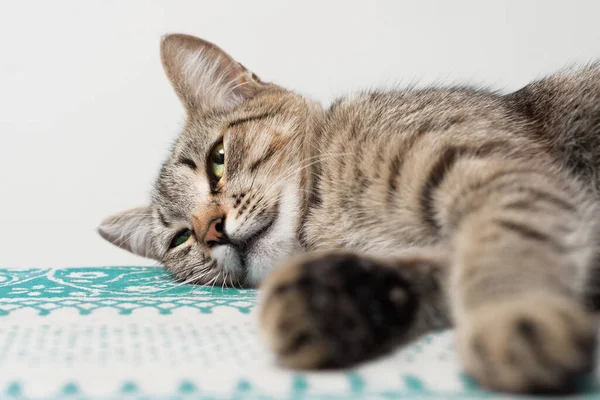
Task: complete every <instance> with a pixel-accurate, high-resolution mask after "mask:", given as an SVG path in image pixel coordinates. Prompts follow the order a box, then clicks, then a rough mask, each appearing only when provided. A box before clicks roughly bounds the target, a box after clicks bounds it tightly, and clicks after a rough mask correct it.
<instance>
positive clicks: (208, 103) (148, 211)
mask: <svg viewBox="0 0 600 400" xmlns="http://www.w3.org/2000/svg"><path fill="white" fill-rule="evenodd" d="M161 58H162V63H163V67H164V69H165V72H166V74H167V76H168V78H169V80H170V81H171V83H172V85H173V87H174V89H175V91H176V92H177V95H178V96H179V98H180V99H181V101H182V103H183V105H184V106H185V108H186V111H187V121H186V124H185V127H184V129H183V132H182V133H181V135H180V136H179V138H178V139H177V140H176V142H175V144H174V146H173V148H172V150H171V153H170V155H169V157H168V159H167V160H166V161H165V163H164V164H163V166H162V168H161V170H160V173H159V176H158V178H157V180H156V183H155V185H154V190H153V194H152V200H151V204H150V205H147V206H143V207H139V208H136V209H132V210H127V211H124V212H122V213H119V214H116V215H113V216H110V217H108V218H107V219H105V220H104V221H103V222H102V223H101V225H100V227H99V232H100V234H101V235H102V237H104V238H105V239H107V240H108V241H110V242H112V243H114V244H116V245H117V246H120V247H122V248H124V249H127V250H129V251H131V252H133V253H136V254H139V255H142V256H145V257H149V258H153V259H156V260H158V261H161V262H162V263H164V264H165V265H166V266H167V268H168V269H169V270H170V271H171V272H172V273H174V274H175V275H176V276H177V277H178V278H179V279H181V280H185V281H189V282H190V283H198V284H219V285H221V284H226V285H236V284H240V285H256V284H257V283H258V282H260V281H261V280H262V279H263V278H264V277H265V276H266V275H267V273H268V272H269V271H270V270H271V269H272V268H273V267H274V266H275V265H276V264H277V263H279V262H280V261H281V260H282V259H284V258H286V257H288V256H289V255H291V254H292V253H294V252H296V251H298V249H299V244H298V241H297V234H296V230H297V228H298V224H299V217H300V208H301V204H302V197H303V196H304V195H305V194H304V193H303V192H304V191H303V190H302V189H301V186H302V183H301V180H302V179H303V178H302V171H301V170H302V165H303V162H305V160H303V159H302V153H303V151H302V146H303V145H304V143H305V140H303V139H305V136H306V134H307V131H308V130H309V129H311V127H312V126H313V124H314V121H315V119H317V118H318V117H319V115H320V113H321V112H322V111H321V108H320V107H319V106H318V105H316V104H315V103H313V102H311V101H309V100H306V99H304V98H302V97H301V96H299V95H296V94H294V93H292V92H290V91H288V90H285V89H283V88H281V87H279V86H277V85H274V84H271V83H266V82H263V81H261V80H260V79H259V78H258V77H257V76H256V75H255V74H253V73H252V72H250V71H248V70H247V69H246V68H244V67H243V66H242V65H241V64H240V63H238V62H236V61H235V60H234V59H233V58H231V57H230V56H229V55H228V54H226V53H225V52H223V51H222V50H221V49H219V48H218V47H217V46H215V45H213V44H212V43H209V42H206V41H204V40H201V39H198V38H195V37H192V36H187V35H179V34H177V35H168V36H166V37H165V38H163V40H162V43H161Z"/></svg>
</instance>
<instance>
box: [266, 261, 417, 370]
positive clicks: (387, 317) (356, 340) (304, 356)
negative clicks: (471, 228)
mask: <svg viewBox="0 0 600 400" xmlns="http://www.w3.org/2000/svg"><path fill="white" fill-rule="evenodd" d="M262 296H263V299H264V300H263V301H264V303H263V305H262V309H261V314H260V320H261V325H262V331H263V334H264V336H265V338H266V341H267V343H268V345H269V346H270V347H271V349H272V350H273V351H274V352H275V353H276V355H277V357H278V359H279V361H280V363H281V364H282V365H284V366H286V367H290V368H297V369H317V368H335V367H345V366H349V365H353V364H356V363H359V362H361V361H364V360H366V359H369V358H372V357H374V356H376V355H378V354H381V353H382V352H383V351H385V350H386V349H387V348H389V346H390V345H391V344H392V343H393V342H394V341H395V339H396V338H399V337H400V336H401V334H402V331H403V330H406V329H408V328H409V327H410V325H411V322H412V320H413V319H414V317H415V314H416V307H417V300H418V299H417V296H416V294H415V293H414V292H413V290H412V287H411V284H410V282H409V281H408V280H407V279H405V278H403V277H402V276H400V274H398V273H397V272H396V271H394V270H393V269H391V268H386V267H385V266H382V265H381V264H379V263H378V262H376V261H373V260H371V259H367V258H363V257H359V256H356V255H354V254H339V253H331V254H323V255H319V256H317V257H315V256H310V257H304V258H299V259H296V260H294V261H292V262H290V263H289V264H288V265H286V266H284V267H282V268H280V269H278V270H276V271H275V272H274V273H273V274H272V276H270V277H269V278H268V279H267V281H266V282H265V284H264V285H263V292H262Z"/></svg>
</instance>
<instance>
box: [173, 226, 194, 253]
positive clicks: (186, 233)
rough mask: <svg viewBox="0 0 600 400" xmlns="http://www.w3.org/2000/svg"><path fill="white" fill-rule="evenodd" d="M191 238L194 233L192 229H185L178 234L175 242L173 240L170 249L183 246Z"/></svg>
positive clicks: (174, 239)
mask: <svg viewBox="0 0 600 400" xmlns="http://www.w3.org/2000/svg"><path fill="white" fill-rule="evenodd" d="M190 236H192V231H191V230H190V229H183V230H181V231H179V232H177V234H176V235H175V237H174V238H173V240H171V245H170V246H169V248H171V249H173V248H175V247H178V246H181V245H182V244H184V243H185V242H187V241H188V239H189V238H190Z"/></svg>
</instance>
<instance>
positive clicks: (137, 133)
mask: <svg viewBox="0 0 600 400" xmlns="http://www.w3.org/2000/svg"><path fill="white" fill-rule="evenodd" d="M599 18H600V2H598V1H572V0H570V1H523V0H519V1H494V2H491V1H479V0H473V1H377V2H375V1H362V2H359V1H306V0H304V1H296V2H289V1H279V0H273V1H261V2H257V1H239V2H231V1H206V2H202V1H173V0H171V1H141V0H135V1H134V0H127V1H123V0H119V1H117V0H114V1H108V0H104V1H80V0H52V1H16V0H15V1H8V0H0V135H1V136H0V267H61V266H84V265H94V266H96V265H124V264H138V265H139V264H152V262H151V261H148V260H144V259H141V258H137V257H135V256H132V255H129V254H128V253H126V252H124V251H122V250H120V249H118V248H116V247H112V246H111V245H109V244H108V243H105V242H103V241H102V240H101V239H100V238H99V236H97V234H96V232H95V228H96V225H97V224H98V222H99V221H100V219H101V218H102V217H104V216H106V215H108V214H110V213H113V212H115V211H118V210H121V209H124V208H128V207H134V206H137V205H139V204H142V203H144V202H146V201H147V198H148V193H149V189H150V187H151V184H152V181H153V179H154V177H155V174H156V173H157V170H158V168H159V165H160V163H161V161H162V160H163V159H164V157H165V156H166V154H167V150H168V147H169V144H170V143H171V141H172V140H173V139H174V138H175V137H176V135H177V133H178V130H179V128H180V127H181V124H182V121H183V117H184V114H183V109H182V107H181V106H180V105H179V103H178V100H177V98H176V97H175V95H174V94H173V93H172V91H171V88H170V87H169V84H168V82H167V80H166V78H165V77H164V74H163V72H162V69H161V66H160V61H159V56H158V45H159V39H160V37H161V36H162V35H163V34H164V33H167V32H184V33H190V34H194V35H197V36H200V37H202V38H205V39H208V40H210V41H213V42H215V43H217V44H218V45H219V46H221V47H223V48H224V49H225V50H227V51H228V52H230V53H231V54H232V55H233V56H234V57H235V58H237V59H238V60H240V61H241V62H243V63H244V65H246V66H247V67H248V68H250V69H252V70H253V71H254V72H256V73H257V74H258V75H259V76H260V77H261V78H263V79H265V80H272V81H275V82H278V83H280V84H283V85H286V86H288V87H290V88H292V89H294V90H297V91H299V92H302V93H306V94H309V95H311V96H312V97H314V98H316V99H318V100H320V101H322V102H323V103H325V104H326V103H328V102H329V101H331V99H333V98H334V97H336V96H338V95H341V94H345V93H348V92H350V91H352V90H354V89H362V88H366V87H369V86H382V85H386V84H387V85H391V84H396V83H400V84H402V83H404V84H408V83H411V82H420V83H421V84H428V83H432V82H441V83H448V84H449V83H476V84H484V85H490V86H493V87H495V88H498V89H501V90H512V89H516V88H518V87H519V86H521V85H524V84H525V83H527V82H528V81H530V80H532V79H534V78H536V77H539V76H542V75H543V74H546V73H549V72H551V71H554V70H556V69H558V68H560V67H562V66H565V65H569V64H572V63H578V62H586V61H589V60H593V59H595V58H600V22H599Z"/></svg>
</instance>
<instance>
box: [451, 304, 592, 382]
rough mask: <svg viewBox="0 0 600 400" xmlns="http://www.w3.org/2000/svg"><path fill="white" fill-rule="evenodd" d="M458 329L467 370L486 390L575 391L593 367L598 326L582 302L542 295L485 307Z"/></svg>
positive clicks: (459, 343)
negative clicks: (596, 326)
mask: <svg viewBox="0 0 600 400" xmlns="http://www.w3.org/2000/svg"><path fill="white" fill-rule="evenodd" d="M463 322H464V323H459V326H458V341H459V342H458V345H459V351H460V355H461V358H462V361H463V364H464V367H465V369H466V371H467V372H468V373H469V374H470V375H471V376H472V377H474V378H475V380H477V381H478V382H479V383H480V384H481V385H482V386H484V387H486V388H489V389H492V390H500V391H508V392H517V393H547V394H562V393H568V392H572V391H574V390H576V389H577V388H576V386H577V382H578V381H579V379H580V378H582V377H584V376H585V375H586V374H588V373H589V372H590V371H591V369H592V368H593V362H594V359H595V349H596V330H595V324H594V321H593V320H592V319H591V317H590V315H589V314H588V313H587V312H586V311H585V310H584V308H583V307H582V306H581V305H579V304H578V303H576V302H574V301H572V300H570V299H565V298H559V297H554V296H540V297H531V298H515V299H510V300H503V301H498V302H495V303H492V304H489V305H485V306H481V307H480V308H479V309H478V310H477V311H475V312H473V313H470V314H468V315H467V316H466V318H465V321H463Z"/></svg>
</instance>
